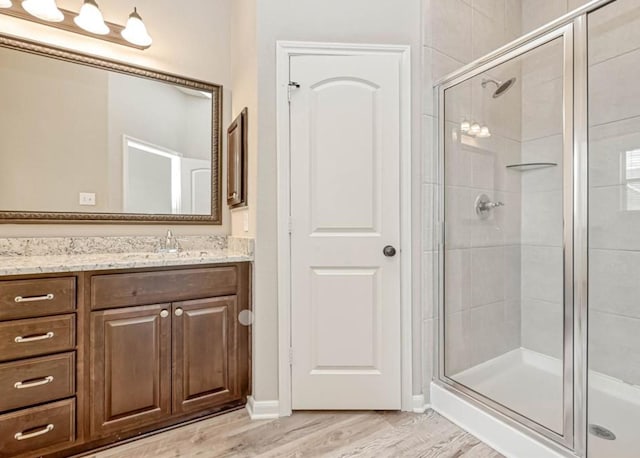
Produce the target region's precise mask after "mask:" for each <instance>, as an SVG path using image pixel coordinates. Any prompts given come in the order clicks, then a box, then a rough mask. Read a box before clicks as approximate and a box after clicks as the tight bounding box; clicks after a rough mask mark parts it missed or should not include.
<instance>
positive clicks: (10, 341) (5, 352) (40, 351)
mask: <svg viewBox="0 0 640 458" xmlns="http://www.w3.org/2000/svg"><path fill="white" fill-rule="evenodd" d="M75 345H76V317H75V315H62V316H53V317H47V318H31V319H28V320H17V321H6V322H4V323H0V361H10V360H12V359H19V358H28V357H31V356H38V355H46V354H50V353H57V352H61V351H68V350H73V348H74V347H75Z"/></svg>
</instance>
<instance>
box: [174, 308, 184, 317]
mask: <svg viewBox="0 0 640 458" xmlns="http://www.w3.org/2000/svg"><path fill="white" fill-rule="evenodd" d="M175 313H176V316H182V314H183V313H184V311H183V310H182V309H181V308H177V309H176V312H175Z"/></svg>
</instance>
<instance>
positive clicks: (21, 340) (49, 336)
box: [13, 332, 55, 343]
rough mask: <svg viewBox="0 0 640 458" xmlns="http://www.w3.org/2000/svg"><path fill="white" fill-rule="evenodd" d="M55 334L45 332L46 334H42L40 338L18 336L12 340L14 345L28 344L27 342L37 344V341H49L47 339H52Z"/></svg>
mask: <svg viewBox="0 0 640 458" xmlns="http://www.w3.org/2000/svg"><path fill="white" fill-rule="evenodd" d="M54 335H55V334H54V333H53V332H47V333H46V334H42V335H40V336H33V337H22V336H18V337H16V338H15V339H13V340H14V341H15V342H16V343H29V342H38V341H39V340H49V339H53V336H54Z"/></svg>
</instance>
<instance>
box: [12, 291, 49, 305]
mask: <svg viewBox="0 0 640 458" xmlns="http://www.w3.org/2000/svg"><path fill="white" fill-rule="evenodd" d="M54 298H55V296H54V295H53V294H51V293H49V294H47V295H45V296H33V297H22V296H16V298H15V299H14V300H15V301H16V302H17V303H21V302H41V301H52V300H53V299H54Z"/></svg>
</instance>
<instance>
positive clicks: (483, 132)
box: [478, 126, 491, 138]
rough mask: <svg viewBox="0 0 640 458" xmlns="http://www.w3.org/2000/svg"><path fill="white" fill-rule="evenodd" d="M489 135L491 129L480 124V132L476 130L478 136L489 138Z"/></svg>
mask: <svg viewBox="0 0 640 458" xmlns="http://www.w3.org/2000/svg"><path fill="white" fill-rule="evenodd" d="M489 137H491V131H490V130H489V128H488V127H487V126H482V127H481V128H480V132H478V138H489Z"/></svg>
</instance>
